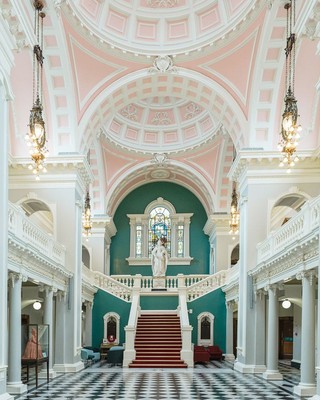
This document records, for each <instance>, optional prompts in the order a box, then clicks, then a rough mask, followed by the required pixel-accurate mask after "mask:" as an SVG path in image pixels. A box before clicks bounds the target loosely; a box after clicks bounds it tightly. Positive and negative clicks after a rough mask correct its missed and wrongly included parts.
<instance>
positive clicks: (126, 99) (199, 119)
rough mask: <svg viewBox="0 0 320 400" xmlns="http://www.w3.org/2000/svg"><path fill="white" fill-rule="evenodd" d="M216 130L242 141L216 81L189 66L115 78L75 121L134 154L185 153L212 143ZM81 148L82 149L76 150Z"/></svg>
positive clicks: (236, 117) (236, 112)
mask: <svg viewBox="0 0 320 400" xmlns="http://www.w3.org/2000/svg"><path fill="white" fill-rule="evenodd" d="M221 129H223V130H224V131H226V132H227V133H228V134H229V135H230V136H231V138H232V140H233V142H234V143H235V144H237V147H239V148H240V147H243V146H245V145H246V143H245V142H244V140H245V135H244V134H245V132H246V130H247V122H246V118H245V116H244V114H243V112H242V110H241V108H240V107H239V106H238V104H237V103H236V102H235V101H234V99H233V98H232V96H230V94H229V93H228V92H227V91H226V90H225V89H224V88H223V87H221V86H220V85H219V84H216V83H215V82H213V81H211V80H210V79H208V78H207V77H206V76H205V75H202V74H199V73H197V72H194V71H192V70H186V69H183V68H177V72H172V73H167V74H161V73H150V71H149V70H141V71H138V72H135V73H132V74H130V75H128V76H126V77H125V78H122V79H120V80H119V81H116V82H115V83H114V84H112V85H110V86H109V87H108V88H106V89H105V91H103V92H102V93H100V95H99V96H97V97H96V99H95V100H94V101H93V102H92V103H91V104H90V107H89V108H88V109H87V111H86V113H85V115H84V116H83V118H82V121H81V124H80V132H81V131H82V132H84V133H86V135H84V136H83V142H82V144H81V146H80V148H81V149H84V148H85V147H86V145H87V142H88V141H89V137H90V132H91V130H93V131H95V132H98V131H100V130H102V133H103V134H104V135H105V136H106V137H108V138H109V140H111V141H114V142H115V143H116V144H119V145H120V146H121V147H126V148H129V149H132V150H134V151H136V152H144V153H155V152H159V151H162V152H179V151H181V150H183V151H186V150H188V149H192V148H194V147H197V146H199V145H201V144H202V143H205V142H207V141H212V140H213V139H214V136H215V134H216V133H217V132H219V131H220V130H221ZM82 151H83V150H82Z"/></svg>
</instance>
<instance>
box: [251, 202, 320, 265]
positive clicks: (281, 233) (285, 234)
mask: <svg viewBox="0 0 320 400" xmlns="http://www.w3.org/2000/svg"><path fill="white" fill-rule="evenodd" d="M319 225H320V196H318V197H316V198H315V199H312V200H310V201H307V202H306V203H305V204H304V206H303V207H302V209H301V211H300V212H299V213H298V214H296V215H295V216H294V217H292V218H291V219H290V220H289V221H288V222H287V223H286V224H284V225H283V226H282V227H281V228H280V229H278V230H277V231H276V232H271V234H270V235H269V236H268V237H267V238H266V239H265V240H264V241H263V242H260V243H259V244H258V245H257V264H260V263H261V262H263V261H266V260H268V259H269V258H270V257H271V256H275V255H277V254H279V253H281V252H282V251H283V250H285V249H287V248H288V247H290V246H292V244H293V243H296V242H297V241H299V240H300V239H302V238H303V237H305V236H306V235H308V234H310V233H311V232H312V231H313V230H314V229H318V227H319Z"/></svg>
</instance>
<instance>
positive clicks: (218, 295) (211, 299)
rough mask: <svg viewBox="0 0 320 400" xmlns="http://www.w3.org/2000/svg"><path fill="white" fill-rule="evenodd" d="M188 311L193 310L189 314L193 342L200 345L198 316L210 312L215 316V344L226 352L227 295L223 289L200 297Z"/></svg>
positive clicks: (189, 305)
mask: <svg viewBox="0 0 320 400" xmlns="http://www.w3.org/2000/svg"><path fill="white" fill-rule="evenodd" d="M188 309H189V310H190V309H191V310H192V314H189V321H190V325H192V326H193V331H192V342H193V343H195V344H197V343H198V315H199V314H201V313H202V312H210V313H211V314H212V315H214V331H213V338H214V344H215V345H218V346H219V347H220V349H221V350H222V351H223V352H225V351H226V303H225V294H224V292H223V291H222V290H221V289H217V290H215V291H214V292H211V293H208V294H207V295H205V296H203V297H200V298H199V299H197V300H194V301H192V302H190V303H188Z"/></svg>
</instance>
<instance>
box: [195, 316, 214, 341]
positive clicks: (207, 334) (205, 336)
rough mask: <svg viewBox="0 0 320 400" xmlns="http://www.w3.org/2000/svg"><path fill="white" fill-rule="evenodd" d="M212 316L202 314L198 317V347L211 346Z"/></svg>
mask: <svg viewBox="0 0 320 400" xmlns="http://www.w3.org/2000/svg"><path fill="white" fill-rule="evenodd" d="M213 332H214V315H212V314H211V313H209V312H202V313H201V314H199V315H198V346H213Z"/></svg>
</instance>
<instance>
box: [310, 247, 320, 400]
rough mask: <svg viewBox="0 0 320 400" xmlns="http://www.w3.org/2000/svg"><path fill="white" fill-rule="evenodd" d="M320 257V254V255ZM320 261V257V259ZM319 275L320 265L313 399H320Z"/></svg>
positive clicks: (319, 286) (319, 292) (319, 287)
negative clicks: (315, 374) (315, 378)
mask: <svg viewBox="0 0 320 400" xmlns="http://www.w3.org/2000/svg"><path fill="white" fill-rule="evenodd" d="M319 254H320V241H319ZM319 257H320V256H319ZM319 263H320V259H319ZM319 276H320V266H318V307H317V321H318V328H317V366H316V372H317V392H316V394H315V395H314V396H313V397H311V399H312V400H320V285H319Z"/></svg>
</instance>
